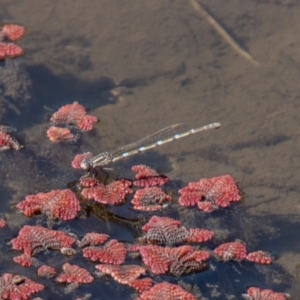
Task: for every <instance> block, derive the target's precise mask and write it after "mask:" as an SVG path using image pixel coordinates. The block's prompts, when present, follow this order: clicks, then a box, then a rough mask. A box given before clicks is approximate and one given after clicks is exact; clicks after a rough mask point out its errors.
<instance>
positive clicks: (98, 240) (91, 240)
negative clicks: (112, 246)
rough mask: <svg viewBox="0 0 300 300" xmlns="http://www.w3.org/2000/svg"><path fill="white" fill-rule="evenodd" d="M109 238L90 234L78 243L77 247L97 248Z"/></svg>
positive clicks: (98, 234) (103, 235)
mask: <svg viewBox="0 0 300 300" xmlns="http://www.w3.org/2000/svg"><path fill="white" fill-rule="evenodd" d="M108 238H109V236H108V235H107V234H102V233H97V232H90V233H87V234H86V235H85V236H84V237H83V239H82V240H81V241H80V242H79V247H86V246H97V245H101V244H103V243H105V242H106V241H107V239H108Z"/></svg>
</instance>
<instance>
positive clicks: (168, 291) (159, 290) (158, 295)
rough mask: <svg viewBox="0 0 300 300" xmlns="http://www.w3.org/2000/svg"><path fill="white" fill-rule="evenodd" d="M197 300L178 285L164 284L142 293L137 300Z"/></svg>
mask: <svg viewBox="0 0 300 300" xmlns="http://www.w3.org/2000/svg"><path fill="white" fill-rule="evenodd" d="M162 299H163V300H174V299H180V300H196V297H194V296H193V295H192V294H190V293H188V292H187V291H185V290H184V289H183V288H181V287H180V286H178V285H175V284H171V283H168V282H162V283H158V284H156V285H154V286H153V287H152V288H151V289H150V290H148V291H145V292H144V293H142V294H141V295H140V296H139V297H138V298H137V299H136V300H162Z"/></svg>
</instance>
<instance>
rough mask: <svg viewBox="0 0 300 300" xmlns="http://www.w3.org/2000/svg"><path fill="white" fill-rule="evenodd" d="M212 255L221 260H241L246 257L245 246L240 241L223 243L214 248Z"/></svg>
mask: <svg viewBox="0 0 300 300" xmlns="http://www.w3.org/2000/svg"><path fill="white" fill-rule="evenodd" d="M214 253H215V254H216V255H217V256H219V257H220V258H221V259H222V260H224V261H228V260H242V259H244V258H245V257H246V255H247V250H246V247H245V245H244V244H243V243H242V242H240V241H235V242H230V243H224V244H221V245H220V246H218V247H217V248H215V250H214Z"/></svg>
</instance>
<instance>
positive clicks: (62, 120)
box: [51, 102, 98, 131]
mask: <svg viewBox="0 0 300 300" xmlns="http://www.w3.org/2000/svg"><path fill="white" fill-rule="evenodd" d="M97 121H98V119H97V118H96V117H93V116H89V115H87V113H86V110H85V108H84V107H83V106H82V105H81V104H79V103H78V102H73V103H72V104H67V105H65V106H63V107H61V108H60V109H59V110H58V111H57V112H56V113H54V114H53V116H52V118H51V122H53V123H54V124H56V125H57V124H62V125H68V124H74V125H76V126H77V127H78V128H80V129H81V130H83V131H89V130H91V129H92V128H93V124H94V123H95V122H97Z"/></svg>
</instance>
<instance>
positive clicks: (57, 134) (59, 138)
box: [47, 126, 77, 143]
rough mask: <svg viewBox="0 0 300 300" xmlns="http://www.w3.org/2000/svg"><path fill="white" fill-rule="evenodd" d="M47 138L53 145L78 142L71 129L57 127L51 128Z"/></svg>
mask: <svg viewBox="0 0 300 300" xmlns="http://www.w3.org/2000/svg"><path fill="white" fill-rule="evenodd" d="M47 137H48V138H49V140H50V141H51V142H53V143H60V142H75V141H76V140H77V136H75V135H74V134H73V133H72V132H71V131H70V129H68V128H61V127H56V126H51V127H50V128H49V129H48V130H47Z"/></svg>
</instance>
